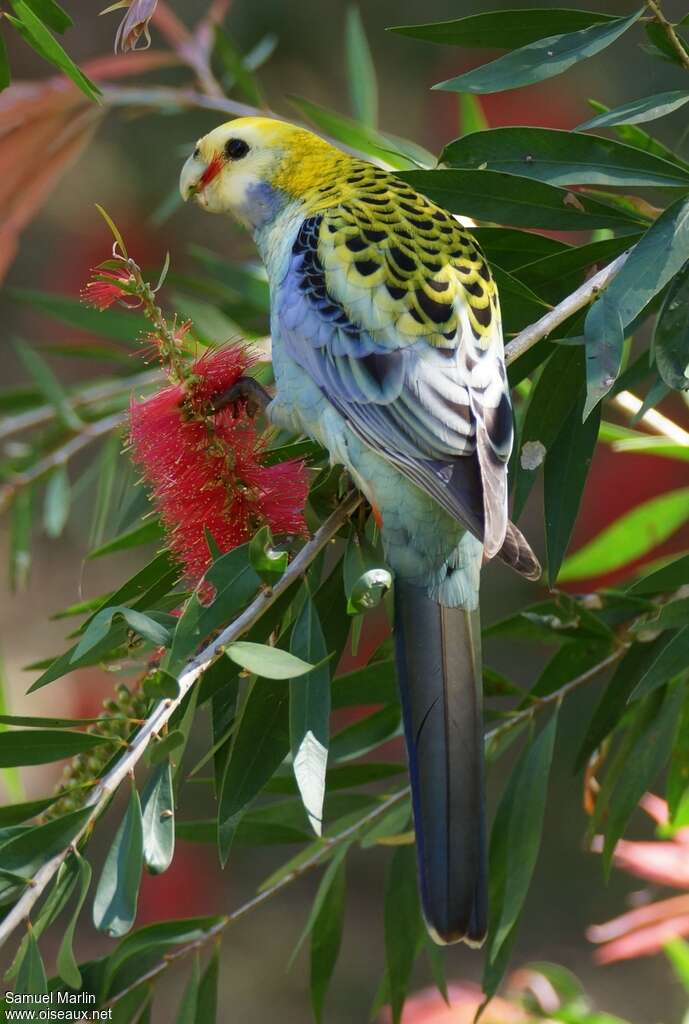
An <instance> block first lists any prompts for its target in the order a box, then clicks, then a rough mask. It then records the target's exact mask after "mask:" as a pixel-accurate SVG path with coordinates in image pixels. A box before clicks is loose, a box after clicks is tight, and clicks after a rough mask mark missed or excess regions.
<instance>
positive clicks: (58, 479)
mask: <svg viewBox="0 0 689 1024" xmlns="http://www.w3.org/2000/svg"><path fill="white" fill-rule="evenodd" d="M70 500H71V489H70V485H69V474H68V472H67V467H66V466H58V468H57V469H56V470H55V471H54V472H53V473H51V474H50V477H49V478H48V483H47V484H46V489H45V499H44V502H43V526H44V528H45V532H46V533H47V534H48V536H49V537H52V538H55V537H59V536H60V534H61V533H62V531H63V530H64V528H65V526H66V525H67V520H68V519H69V506H70Z"/></svg>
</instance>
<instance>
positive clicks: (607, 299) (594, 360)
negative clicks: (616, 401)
mask: <svg viewBox="0 0 689 1024" xmlns="http://www.w3.org/2000/svg"><path fill="white" fill-rule="evenodd" d="M596 311H597V314H596V318H595V321H590V320H589V317H588V316H587V317H586V324H587V330H588V331H590V332H592V333H587V335H586V404H585V406H584V414H583V415H584V419H586V418H587V417H588V416H589V415H590V414H591V412H592V411H593V409H595V408H596V406H597V405H598V403H599V402H600V401H601V399H603V398H605V396H606V395H607V393H608V391H609V390H610V388H611V387H612V386H613V384H614V383H615V380H616V378H617V374H618V373H619V369H620V365H621V362H622V354H623V351H624V324H623V323H622V317H621V315H620V311H619V308H618V306H617V305H616V304H615V301H614V298H612V297H611V296H610V295H609V293H608V292H607V291H606V292H603V295H602V297H601V298H600V299H599V300H598V301H597V302H596Z"/></svg>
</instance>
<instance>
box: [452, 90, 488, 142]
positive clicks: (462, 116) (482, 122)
mask: <svg viewBox="0 0 689 1024" xmlns="http://www.w3.org/2000/svg"><path fill="white" fill-rule="evenodd" d="M459 127H460V131H461V133H462V135H469V133H470V132H483V131H486V129H488V128H489V127H490V125H489V124H488V120H487V118H486V115H485V114H484V112H483V107H482V106H481V101H480V99H479V98H478V96H472V95H471V93H468V92H465V93H460V95H459Z"/></svg>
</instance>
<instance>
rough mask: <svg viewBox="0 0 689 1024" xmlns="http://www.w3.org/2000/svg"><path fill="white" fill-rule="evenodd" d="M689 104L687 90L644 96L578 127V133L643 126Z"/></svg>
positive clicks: (607, 111)
mask: <svg viewBox="0 0 689 1024" xmlns="http://www.w3.org/2000/svg"><path fill="white" fill-rule="evenodd" d="M685 103H689V92H687V90H686V89H675V90H674V91H673V92H659V93H656V94H655V96H643V97H642V98H641V99H638V100H632V101H631V103H623V104H622V106H621V107H615V108H614V110H606V111H605V112H604V113H603V114H597V115H596V116H595V117H592V118H590V119H589V120H588V121H584V123H583V124H580V125H577V127H576V129H575V130H576V131H578V132H583V131H588V130H589V129H591V128H607V127H609V126H610V125H617V124H643V123H644V122H645V121H657V120H658V118H660V117H665V116H666V115H667V114H671V113H672V112H673V111H675V110H679V108H680V107H683V106H684V104H685Z"/></svg>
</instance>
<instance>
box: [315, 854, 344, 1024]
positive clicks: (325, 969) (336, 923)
mask: <svg viewBox="0 0 689 1024" xmlns="http://www.w3.org/2000/svg"><path fill="white" fill-rule="evenodd" d="M345 852H346V850H343V854H342V856H340V857H339V858H338V859H337V860H334V861H333V862H332V864H331V865H330V867H329V868H328V871H327V872H326V876H324V878H323V882H322V883H321V888H319V890H318V894H317V896H316V901H317V903H318V910H317V912H316V913H315V915H314V918H313V923H312V925H311V1005H312V1007H313V1015H314V1017H315V1018H316V1022H317V1024H320V1022H321V1021H322V1020H323V1007H324V1005H325V996H326V993H327V991H328V986H329V985H330V979H331V978H332V974H333V971H334V970H335V964H336V963H337V956H338V953H339V952H340V943H341V941H342V926H343V921H344V909H345V863H346V862H345V858H344V853H345ZM326 877H327V886H326V885H325V883H326ZM314 910H316V904H314Z"/></svg>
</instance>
